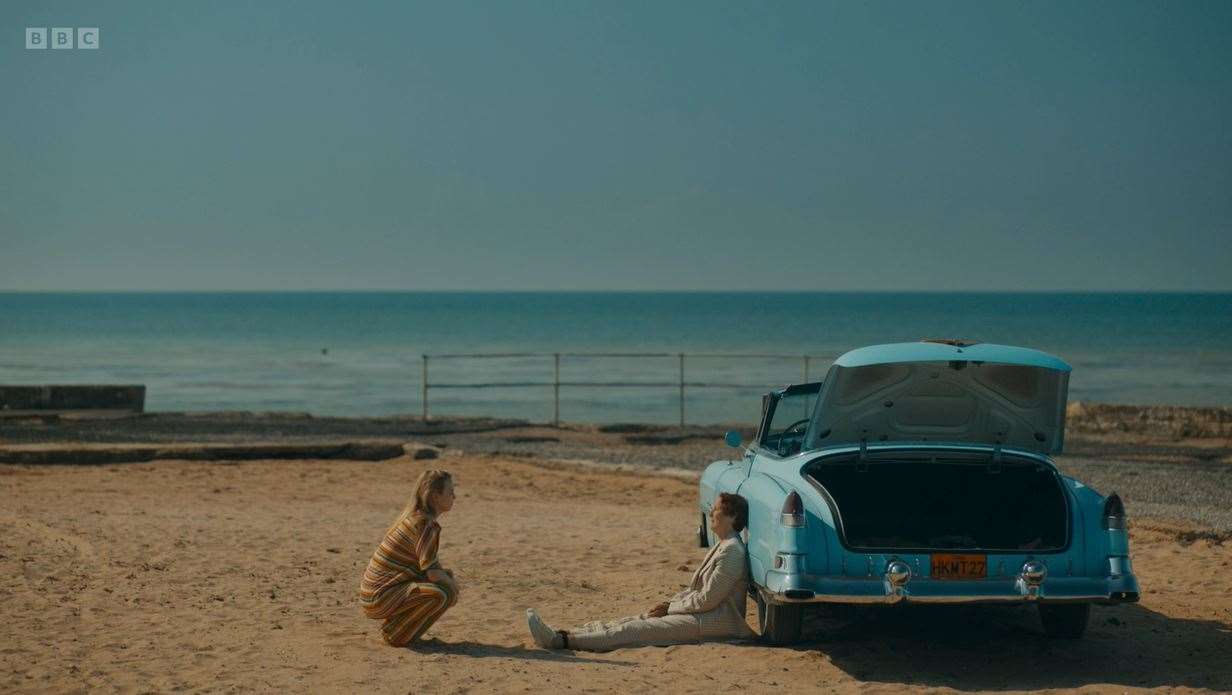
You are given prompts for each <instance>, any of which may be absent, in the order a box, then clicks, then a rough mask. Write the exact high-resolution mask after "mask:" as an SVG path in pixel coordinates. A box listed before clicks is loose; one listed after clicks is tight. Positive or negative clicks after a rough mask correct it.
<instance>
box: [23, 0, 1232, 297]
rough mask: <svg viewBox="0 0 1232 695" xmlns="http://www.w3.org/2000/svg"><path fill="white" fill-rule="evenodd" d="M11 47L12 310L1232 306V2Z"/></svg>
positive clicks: (510, 18)
mask: <svg viewBox="0 0 1232 695" xmlns="http://www.w3.org/2000/svg"><path fill="white" fill-rule="evenodd" d="M0 27H2V35H0V94H3V95H4V97H3V99H2V100H0V163H3V165H2V166H0V290H9V291H56V290H158V291H163V290H203V291H208V290H547V291H587V290H788V291H852V290H857V291H858V290H889V291H898V290H932V291H1055V290H1079V291H1087V290H1089V291H1119V290H1160V291H1229V290H1232V270H1230V269H1232V241H1229V239H1230V238H1232V41H1230V40H1229V36H1232V3H1229V2H1223V1H1215V2H1199V1H1197V0H1187V1H1185V2H1130V1H1120V0H1118V1H1117V2H1094V1H1091V2H1079V3H1074V2H995V1H994V2H988V1H978V2H940V1H938V2H906V1H903V2H856V1H855V0H851V1H849V2H838V3H834V2H802V3H796V2H771V3H761V2H758V3H754V2H742V3H730V2H712V1H706V2H675V1H672V2H664V1H658V2H623V1H622V2H617V1H614V0H613V1H610V2H597V1H582V0H565V1H562V2H532V1H530V0H526V1H518V2H509V1H500V2H498V1H496V0H492V1H490V2H438V3H418V2H400V1H399V2H395V1H389V2H376V1H370V2H362V1H357V2H347V3H339V2H308V1H305V2H275V1H272V0H267V1H264V2H259V3H258V2H254V3H249V2H204V1H201V2H191V3H190V2H174V3H170V2H155V1H154V0H150V1H149V2H107V1H100V0H90V1H82V2H30V1H26V0H19V1H16V2H14V1H7V0H6V2H4V3H2V4H0ZM25 27H98V29H99V36H98V40H99V48H98V49H97V50H27V49H26V48H25Z"/></svg>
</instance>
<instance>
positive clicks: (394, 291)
mask: <svg viewBox="0 0 1232 695" xmlns="http://www.w3.org/2000/svg"><path fill="white" fill-rule="evenodd" d="M0 294H4V295H17V294H26V295H48V294H66V295H67V294H1232V288H1229V289H1213V290H1212V289H1047V290H1040V289H963V290H933V289H888V290H882V289H815V290H798V289H740V290H722V289H639V290H630V289H586V290H576V289H569V290H544V289H474V290H456V289H362V290H355V289H292V290H288V289H63V290H23V289H6V288H0Z"/></svg>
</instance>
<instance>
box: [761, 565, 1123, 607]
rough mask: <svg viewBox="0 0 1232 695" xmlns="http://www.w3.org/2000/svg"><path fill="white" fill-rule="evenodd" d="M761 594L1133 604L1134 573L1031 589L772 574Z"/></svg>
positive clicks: (871, 600) (1015, 582)
mask: <svg viewBox="0 0 1232 695" xmlns="http://www.w3.org/2000/svg"><path fill="white" fill-rule="evenodd" d="M762 590H763V592H762V595H763V596H764V597H765V598H766V599H768V600H769V601H770V602H771V603H780V604H788V603H848V604H896V603H932V604H970V603H1024V602H1038V603H1133V602H1136V601H1137V600H1138V580H1137V578H1135V577H1134V575H1133V574H1129V573H1127V574H1120V575H1114V576H1107V577H1047V578H1045V579H1044V580H1043V581H1042V582H1040V583H1037V584H1031V583H1029V582H1028V581H1027V580H1025V579H1024V578H1023V577H1021V576H1018V577H1005V578H995V579H979V580H938V579H930V578H928V577H915V578H910V579H908V580H907V581H905V582H904V583H902V584H898V585H896V584H893V583H892V582H890V581H889V580H888V579H886V578H884V577H876V576H873V577H867V578H864V577H827V576H818V575H809V574H788V573H784V572H775V571H771V572H768V573H767V576H766V585H765V586H764V587H762Z"/></svg>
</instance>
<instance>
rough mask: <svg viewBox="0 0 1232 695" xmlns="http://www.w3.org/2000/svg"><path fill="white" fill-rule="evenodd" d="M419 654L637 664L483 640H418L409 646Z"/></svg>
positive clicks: (619, 664) (614, 664)
mask: <svg viewBox="0 0 1232 695" xmlns="http://www.w3.org/2000/svg"><path fill="white" fill-rule="evenodd" d="M408 649H411V650H412V651H414V652H415V653H417V654H450V655H455V656H469V657H474V658H478V659H483V658H493V657H495V658H506V659H529V660H532V661H558V662H562V663H575V664H606V665H609V666H636V665H637V663H636V662H633V661H618V660H616V659H591V658H588V657H584V656H577V653H576V652H571V651H548V650H546V649H538V648H534V649H527V648H526V647H523V646H521V645H517V646H506V645H503V644H484V643H482V642H471V641H466V640H464V641H461V642H442V641H440V640H435V639H430V640H426V641H424V642H417V643H416V644H415V645H414V646H413V647H408Z"/></svg>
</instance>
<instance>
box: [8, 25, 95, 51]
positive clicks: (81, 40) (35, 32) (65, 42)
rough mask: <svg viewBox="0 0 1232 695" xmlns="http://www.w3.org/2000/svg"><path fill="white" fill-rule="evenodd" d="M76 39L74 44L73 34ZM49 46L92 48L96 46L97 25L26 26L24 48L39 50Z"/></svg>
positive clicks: (54, 47)
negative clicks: (49, 28) (49, 27)
mask: <svg viewBox="0 0 1232 695" xmlns="http://www.w3.org/2000/svg"><path fill="white" fill-rule="evenodd" d="M74 33H76V35H77V41H76V45H75V46H74V42H73V34H74ZM48 46H51V47H52V48H53V49H56V48H61V49H63V48H74V47H76V48H80V49H83V50H92V49H96V48H98V27H76V28H74V27H52V28H51V30H50V32H49V31H48V29H47V27H26V48H27V49H28V50H39V49H43V48H47V47H48Z"/></svg>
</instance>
